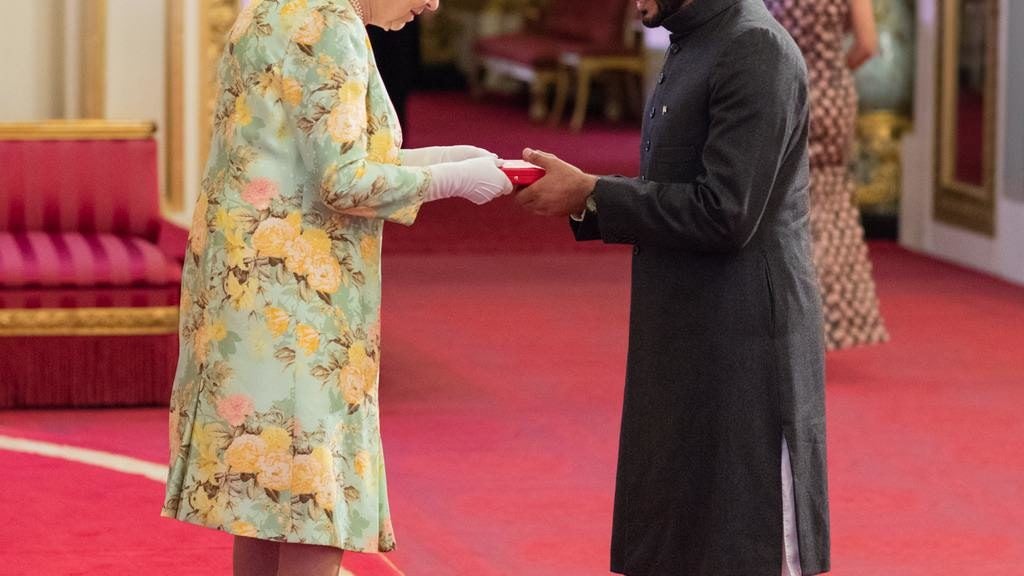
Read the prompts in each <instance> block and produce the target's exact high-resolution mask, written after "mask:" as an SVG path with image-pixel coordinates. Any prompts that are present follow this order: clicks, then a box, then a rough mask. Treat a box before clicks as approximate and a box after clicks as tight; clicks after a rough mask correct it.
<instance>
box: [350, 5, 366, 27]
mask: <svg viewBox="0 0 1024 576" xmlns="http://www.w3.org/2000/svg"><path fill="white" fill-rule="evenodd" d="M350 1H351V3H352V7H353V8H355V10H356V15H357V16H359V19H360V20H362V21H363V22H364V23H365V22H366V12H365V11H364V10H363V3H362V2H360V1H359V0H350Z"/></svg>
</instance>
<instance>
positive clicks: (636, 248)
mask: <svg viewBox="0 0 1024 576" xmlns="http://www.w3.org/2000/svg"><path fill="white" fill-rule="evenodd" d="M639 253H640V247H639V246H633V255H634V256H636V255H637V254H639Z"/></svg>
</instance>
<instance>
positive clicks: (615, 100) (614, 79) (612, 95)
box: [604, 71, 625, 122]
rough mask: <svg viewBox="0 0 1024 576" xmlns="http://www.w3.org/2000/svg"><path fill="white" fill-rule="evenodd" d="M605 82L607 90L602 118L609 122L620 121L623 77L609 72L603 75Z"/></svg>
mask: <svg viewBox="0 0 1024 576" xmlns="http://www.w3.org/2000/svg"><path fill="white" fill-rule="evenodd" d="M604 76H605V77H606V78H607V80H606V84H605V86H607V88H608V93H607V97H606V99H605V103H604V117H605V118H607V119H608V120H609V121H611V122H618V121H619V120H622V115H623V113H622V110H623V109H624V108H625V104H624V103H623V101H622V100H623V97H624V96H623V90H622V83H623V81H624V80H625V79H624V78H623V75H622V74H621V73H619V72H617V71H609V72H608V73H606V74H605V75H604Z"/></svg>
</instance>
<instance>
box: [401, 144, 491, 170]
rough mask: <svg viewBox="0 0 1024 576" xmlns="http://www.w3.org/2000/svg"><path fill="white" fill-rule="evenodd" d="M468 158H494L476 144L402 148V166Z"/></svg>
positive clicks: (441, 162)
mask: <svg viewBox="0 0 1024 576" xmlns="http://www.w3.org/2000/svg"><path fill="white" fill-rule="evenodd" d="M470 158H494V159H495V160H497V158H498V156H497V154H493V153H491V152H490V151H488V150H484V149H483V148H477V147H476V146H462V145H460V146H428V147H426V148H409V149H407V150H402V165H403V166H430V165H432V164H443V163H445V162H459V161H461V160H469V159H470Z"/></svg>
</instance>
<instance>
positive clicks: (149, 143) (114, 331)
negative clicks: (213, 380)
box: [0, 121, 187, 408]
mask: <svg viewBox="0 0 1024 576" xmlns="http://www.w3.org/2000/svg"><path fill="white" fill-rule="evenodd" d="M153 133H154V127H153V126H152V125H151V124H126V123H121V124H116V123H108V122H98V121H77V122H75V121H72V122H52V123H43V124H29V125H25V124H18V125H0V408H3V407H21V406H84V405H139V404H161V403H164V402H166V399H167V397H168V394H169V391H170V385H171V379H172V377H173V370H174V363H175V361H176V356H177V338H176V330H177V316H178V314H177V304H178V292H179V283H180V278H181V260H180V258H181V257H182V256H183V255H184V252H185V243H186V239H187V233H186V232H185V231H184V230H182V229H180V228H178V227H176V226H174V225H172V224H170V223H168V222H166V221H165V220H164V219H163V218H162V217H161V213H160V197H159V181H158V176H157V143H156V141H155V140H154V139H153Z"/></svg>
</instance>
